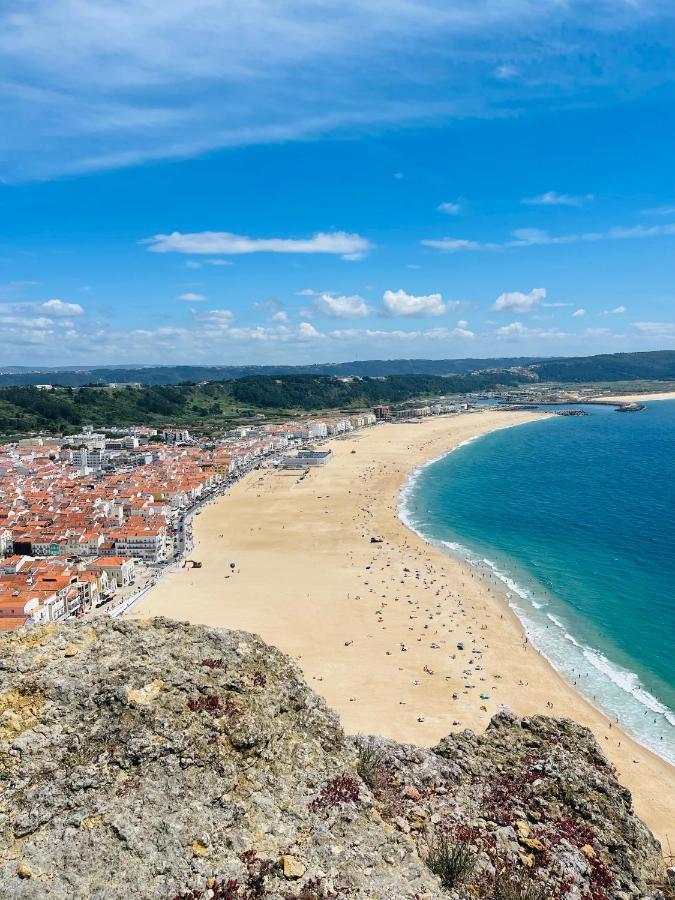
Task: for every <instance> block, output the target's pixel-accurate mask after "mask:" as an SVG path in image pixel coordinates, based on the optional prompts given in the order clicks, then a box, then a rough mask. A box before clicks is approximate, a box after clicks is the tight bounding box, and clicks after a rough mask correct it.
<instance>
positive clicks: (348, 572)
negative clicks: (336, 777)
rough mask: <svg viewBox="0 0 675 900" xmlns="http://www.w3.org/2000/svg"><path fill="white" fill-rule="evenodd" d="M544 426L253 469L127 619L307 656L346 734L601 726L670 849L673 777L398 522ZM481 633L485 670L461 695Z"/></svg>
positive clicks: (499, 605) (385, 440) (479, 589)
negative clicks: (414, 481) (484, 450)
mask: <svg viewBox="0 0 675 900" xmlns="http://www.w3.org/2000/svg"><path fill="white" fill-rule="evenodd" d="M540 418H543V416H542V414H540V413H531V412H495V411H484V412H480V413H474V414H467V415H460V416H450V417H441V418H434V419H427V420H424V421H421V422H419V423H411V424H405V423H399V424H386V425H381V426H377V427H375V428H371V429H368V430H365V431H362V432H357V433H355V434H353V435H350V436H349V437H348V438H346V439H340V440H335V441H333V442H332V444H331V446H332V449H333V451H334V454H335V458H334V460H333V461H332V462H331V463H330V464H329V465H328V466H327V467H325V468H317V469H313V470H312V471H311V472H310V474H309V475H308V476H307V477H306V478H305V479H304V480H300V477H299V473H298V472H276V471H273V470H261V471H257V472H253V473H251V474H250V475H248V476H247V477H246V478H245V479H243V480H242V481H241V482H240V483H238V484H237V485H236V486H235V487H234V488H233V489H232V490H231V491H230V492H229V493H228V494H227V495H225V496H224V497H222V498H221V499H219V500H218V501H217V502H216V503H214V504H213V505H211V506H208V507H206V508H205V509H204V510H203V512H202V513H201V514H200V515H199V516H197V517H195V519H194V533H195V547H194V550H193V552H192V554H191V555H192V556H193V557H194V558H195V559H197V560H199V561H201V563H202V568H200V569H189V568H185V569H180V570H179V571H177V572H174V573H171V574H168V575H167V576H166V577H164V578H163V579H162V580H161V581H160V583H159V584H158V585H157V586H156V588H154V589H153V591H152V592H151V593H150V594H148V595H146V596H145V597H144V598H143V600H142V601H141V602H140V603H139V604H138V605H137V607H136V608H135V609H134V610H133V612H132V615H134V616H135V617H140V618H146V617H149V616H153V615H165V616H170V617H172V618H176V619H181V620H189V621H191V622H199V623H205V624H208V625H212V626H222V627H227V628H239V629H244V630H247V631H252V632H255V633H257V634H260V635H261V636H262V637H263V638H264V639H265V640H266V641H268V642H270V643H272V644H274V645H276V646H277V647H279V648H280V649H281V650H283V651H285V652H286V653H288V654H290V655H292V656H293V657H295V658H296V659H297V660H298V662H299V664H300V666H301V668H302V670H303V672H304V674H305V677H306V679H307V681H308V683H309V684H310V686H311V687H313V688H314V689H315V690H316V691H317V692H319V693H321V694H323V696H325V697H326V699H327V701H328V703H329V704H330V705H331V706H332V707H334V708H335V709H336V710H337V711H338V712H339V714H340V716H341V718H342V722H343V724H344V726H345V729H346V730H347V731H348V732H351V733H355V732H364V733H372V734H383V735H386V736H388V737H391V738H394V739H396V740H400V741H410V742H415V743H418V744H421V745H425V746H431V745H432V744H434V743H435V742H436V741H437V740H438V739H439V738H441V737H442V736H443V735H445V734H447V733H448V732H449V731H452V730H458V729H462V728H472V729H474V730H476V731H482V730H483V729H484V728H485V726H486V725H487V723H488V722H489V720H490V716H491V715H492V714H493V713H495V712H496V711H497V710H498V708H499V706H500V704H507V705H508V706H510V707H511V708H512V709H513V710H514V711H515V712H516V713H517V714H519V715H532V714H535V713H550V714H552V715H556V716H568V717H570V718H573V719H575V720H577V721H578V722H581V723H583V724H584V725H588V726H589V727H590V728H592V729H593V731H594V732H595V735H596V737H597V739H598V741H599V743H600V745H601V746H602V748H603V749H604V750H605V752H606V753H607V755H608V757H609V758H610V759H611V761H612V762H613V763H614V764H615V766H616V767H617V769H618V771H619V773H620V778H621V780H622V782H623V783H624V784H625V785H627V786H628V787H629V788H630V789H631V791H632V792H633V796H634V803H635V807H636V810H637V811H638V813H639V814H640V815H641V816H642V818H643V819H644V820H645V821H646V822H647V823H648V824H649V825H650V827H651V828H652V830H653V831H654V832H655V833H656V834H657V836H658V837H660V839H661V840H662V841H664V840H665V838H666V835H669V836H670V840H671V843H672V844H675V833H674V832H675V829H673V823H674V822H675V777H674V776H675V770H674V769H673V767H671V766H670V765H669V764H668V763H666V762H665V761H663V760H662V759H660V758H659V757H658V756H656V755H655V754H652V753H650V752H649V751H648V750H646V749H644V748H643V747H641V746H640V745H638V744H636V743H635V742H634V741H632V740H631V739H630V738H629V737H627V736H626V735H625V734H624V733H623V732H622V731H621V730H620V729H619V728H618V727H617V726H616V724H614V727H612V728H610V727H609V722H608V719H607V717H606V716H604V715H603V714H602V713H601V712H599V711H598V710H596V709H595V708H594V707H593V706H592V705H591V704H589V703H587V702H586V701H585V700H584V699H583V697H581V695H580V694H579V693H577V691H575V690H574V688H572V687H571V686H570V685H568V684H567V682H566V681H564V680H563V679H562V678H561V677H560V676H559V675H558V674H557V672H556V671H555V670H554V669H553V668H552V667H551V666H550V665H549V663H548V662H547V661H546V660H545V659H544V658H543V657H542V656H540V655H539V654H538V653H537V651H536V650H534V649H533V648H532V646H531V645H530V644H529V643H525V640H524V633H523V629H522V626H521V624H520V622H519V621H518V619H517V618H516V617H515V615H514V614H513V613H512V612H511V610H510V609H509V607H508V605H507V602H506V600H505V599H504V597H503V596H502V595H501V594H500V593H499V592H498V591H497V589H496V588H495V587H494V586H490V585H489V584H487V583H485V582H484V581H483V580H481V579H480V578H479V577H478V576H477V575H476V574H475V573H474V572H473V571H472V570H471V568H470V567H469V566H468V565H467V564H465V563H463V562H461V561H459V560H456V559H454V558H451V557H449V556H447V555H445V554H444V553H442V552H441V551H440V550H438V549H436V548H435V547H433V546H431V545H429V544H427V543H425V542H424V541H423V540H422V539H420V538H419V537H417V536H416V535H415V534H413V533H412V532H410V531H409V530H408V529H407V528H406V527H405V526H404V525H403V523H402V522H401V521H400V519H399V518H398V516H397V505H398V495H399V492H400V489H401V486H402V485H403V483H404V482H405V480H406V478H407V476H408V475H409V473H410V471H411V470H412V469H413V468H414V467H415V466H417V465H419V464H420V463H422V462H424V461H426V460H429V459H432V458H434V457H436V456H438V455H440V454H441V453H443V452H445V451H447V450H449V449H451V448H452V447H454V446H456V445H457V444H459V443H460V442H462V441H465V440H467V439H469V438H472V437H475V436H476V435H478V434H481V433H486V432H488V431H491V430H494V429H497V428H503V427H509V426H513V425H517V424H523V423H526V422H530V421H533V420H536V419H540ZM527 427H545V426H544V425H532V426H527ZM490 502H499V498H498V497H494V498H490ZM371 537H377V538H381V539H382V543H371ZM231 562H234V563H235V564H236V569H235V571H234V573H232V571H231V569H230V565H229V564H230V563H231ZM425 626H427V627H425ZM473 638H475V639H476V641H477V643H478V645H479V646H480V647H481V648H482V649H483V654H482V656H481V657H480V660H479V659H478V658H477V659H476V660H475V662H479V661H480V664H481V665H482V671H479V672H475V674H474V676H473V678H471V679H470V683H473V684H475V687H474V688H467V687H466V681H465V680H464V677H463V669H465V668H467V665H468V660H469V658H471V657H470V654H469V653H468V652H466V651H468V650H470V649H471V646H472V639H473ZM458 642H463V643H464V645H465V647H466V651H465V652H460V651H459V650H458V649H457V643H458ZM404 648H405V649H404ZM453 693H455V694H456V695H457V699H453ZM481 693H485V694H487V695H488V696H489V700H481V699H480V694H481ZM547 704H551V705H552V706H547Z"/></svg>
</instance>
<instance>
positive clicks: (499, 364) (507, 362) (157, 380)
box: [0, 356, 542, 387]
mask: <svg viewBox="0 0 675 900" xmlns="http://www.w3.org/2000/svg"><path fill="white" fill-rule="evenodd" d="M541 359H542V357H536V356H525V357H513V358H511V357H506V358H499V359H367V360H355V361H353V362H344V363H318V364H316V365H306V366H102V367H91V366H89V367H87V366H79V367H74V366H64V367H62V368H28V367H25V366H0V385H20V384H43V383H48V384H59V385H64V386H68V385H70V386H71V387H79V386H82V385H85V384H108V383H110V382H114V383H127V382H132V383H133V382H140V383H141V384H147V385H153V384H182V383H185V382H200V381H231V380H233V379H235V378H245V377H247V376H265V375H272V376H278V375H346V376H347V375H360V376H366V377H367V376H378V377H379V376H383V375H461V374H463V373H465V372H474V371H482V370H484V369H508V368H511V367H512V366H525V365H528V364H530V363H533V362H536V361H537V360H541Z"/></svg>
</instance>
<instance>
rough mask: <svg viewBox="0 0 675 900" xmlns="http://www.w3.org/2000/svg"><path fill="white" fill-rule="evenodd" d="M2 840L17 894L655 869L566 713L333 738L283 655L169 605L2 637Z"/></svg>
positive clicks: (603, 768) (648, 875)
mask: <svg viewBox="0 0 675 900" xmlns="http://www.w3.org/2000/svg"><path fill="white" fill-rule="evenodd" d="M0 837H1V840H0V897H13V898H17V900H28V898H30V900H34V898H43V897H46V898H53V900H61V898H78V900H79V898H125V900H127V898H136V897H138V898H147V900H154V898H161V900H174V898H183V897H185V898H189V900H198V898H199V900H201V898H204V900H207V898H214V900H257V898H269V900H288V898H301V900H319V898H336V900H337V898H340V900H343V898H344V900H366V898H368V900H380V898H381V900H398V898H400V900H421V898H428V900H432V898H433V900H436V898H438V900H440V898H446V900H447V898H448V897H451V898H477V897H485V898H492V900H510V898H512V900H518V898H521V900H540V898H541V900H543V898H549V897H551V898H558V897H559V898H570V900H571V898H577V900H622V898H638V897H640V898H644V897H650V896H651V897H657V896H659V894H658V892H657V891H655V889H654V888H653V887H652V885H653V884H654V880H655V879H656V878H658V877H659V873H660V870H661V856H660V848H659V845H658V843H657V842H656V841H655V839H654V838H653V837H652V835H651V834H650V832H649V831H648V829H647V828H646V827H645V826H644V825H643V824H642V822H641V821H640V820H639V819H638V818H637V817H636V816H635V814H634V813H633V810H632V807H631V798H630V794H629V792H628V791H627V790H626V789H625V788H623V787H622V786H621V785H620V784H619V783H618V782H617V780H616V778H615V777H614V774H613V771H612V767H611V765H610V764H609V762H608V761H607V759H606V758H605V756H604V755H603V753H602V752H601V750H600V749H599V747H598V746H597V744H596V743H595V741H594V739H593V737H592V735H591V734H590V732H589V731H587V730H586V729H584V728H581V727H580V726H578V725H576V724H574V723H573V722H571V721H569V720H556V719H552V718H548V717H545V716H536V717H533V718H529V719H517V718H515V717H514V716H513V715H511V714H510V713H507V712H504V713H502V714H500V715H498V716H496V717H495V718H493V720H492V722H491V724H490V726H489V727H488V729H487V731H486V732H485V734H483V735H480V736H477V735H475V734H473V733H472V732H469V731H466V732H463V733H461V734H453V735H449V736H448V737H446V738H444V739H443V740H442V741H441V742H440V743H439V744H438V745H437V746H436V747H434V748H432V749H421V748H419V747H414V746H411V745H403V744H397V743H395V742H393V741H389V740H385V739H383V738H377V737H368V738H364V737H359V738H354V737H347V736H345V734H344V733H343V731H342V728H341V726H340V723H339V721H338V718H337V716H336V714H335V713H334V712H332V711H331V710H330V709H328V708H327V706H326V704H325V702H324V701H323V700H322V699H321V698H320V697H318V696H317V695H316V694H315V693H313V691H311V690H310V689H309V688H308V687H307V685H306V684H305V683H304V681H303V679H302V676H301V674H300V671H299V669H298V667H297V666H296V664H295V663H294V662H293V661H292V660H290V659H289V658H288V657H286V656H285V655H284V654H282V653H281V652H280V651H278V650H276V649H275V648H273V647H270V646H268V645H267V644H265V643H264V642H263V641H261V640H260V639H259V638H257V637H255V636H254V635H251V634H246V633H243V632H234V631H223V630H217V629H212V628H204V627H199V626H190V625H187V624H182V623H179V622H173V621H169V620H166V619H155V620H153V621H152V622H149V623H138V622H134V621H126V620H125V621H114V620H110V619H107V618H101V619H96V620H94V621H91V622H85V623H72V624H70V623H66V624H63V625H58V626H44V627H42V628H33V629H21V630H19V631H17V632H14V633H11V634H9V635H8V636H6V637H4V638H2V639H1V640H0Z"/></svg>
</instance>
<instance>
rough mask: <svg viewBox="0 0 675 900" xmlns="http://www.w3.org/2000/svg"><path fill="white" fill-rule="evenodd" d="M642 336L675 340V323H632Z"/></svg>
mask: <svg viewBox="0 0 675 900" xmlns="http://www.w3.org/2000/svg"><path fill="white" fill-rule="evenodd" d="M631 324H632V326H633V328H636V329H637V330H638V331H639V332H640V333H641V334H645V335H647V336H648V337H652V338H675V322H632V323H631Z"/></svg>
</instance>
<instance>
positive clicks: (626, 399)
mask: <svg viewBox="0 0 675 900" xmlns="http://www.w3.org/2000/svg"><path fill="white" fill-rule="evenodd" d="M600 399H601V400H602V401H603V402H606V401H610V402H612V403H644V402H645V401H647V400H675V391H663V392H662V393H659V394H612V395H611V396H610V397H602V398H600ZM591 402H593V401H591Z"/></svg>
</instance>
